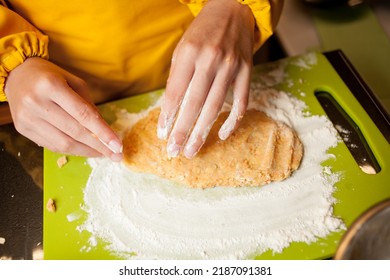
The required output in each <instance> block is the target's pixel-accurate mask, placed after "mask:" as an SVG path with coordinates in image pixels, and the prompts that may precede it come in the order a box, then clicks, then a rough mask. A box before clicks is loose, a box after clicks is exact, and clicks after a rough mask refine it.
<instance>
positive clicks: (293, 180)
mask: <svg viewBox="0 0 390 280" xmlns="http://www.w3.org/2000/svg"><path fill="white" fill-rule="evenodd" d="M308 61H309V62H311V63H315V62H313V61H311V60H310V59H309V60H308ZM307 65H308V64H307V61H306V64H305V67H306V66H307ZM281 67H282V66H281ZM282 70H283V69H282ZM284 75H285V74H284V72H283V71H281V70H280V69H276V70H275V71H272V72H270V73H268V75H267V76H264V75H263V76H261V77H259V80H257V81H255V82H254V83H253V84H252V89H251V91H252V93H251V100H250V107H251V108H256V109H259V110H263V111H265V112H266V113H267V114H268V115H269V116H271V117H272V118H274V119H276V120H279V121H282V122H285V123H286V124H288V125H289V126H291V127H293V128H294V129H295V130H296V131H297V133H298V135H299V137H300V139H301V141H302V143H303V145H304V157H303V160H302V163H301V166H300V168H299V169H298V170H297V171H296V172H294V173H293V175H292V176H291V177H290V178H288V179H286V180H285V181H283V182H274V183H271V184H269V185H266V186H264V187H261V188H256V187H252V188H250V187H247V188H226V187H224V188H222V187H216V188H212V189H205V190H201V189H192V188H188V187H185V186H181V185H178V184H176V183H173V182H171V181H168V180H165V179H161V178H158V177H156V176H153V175H145V174H137V173H134V172H131V171H129V169H127V168H126V167H125V166H124V165H123V164H121V163H113V162H111V161H110V160H108V159H89V163H90V165H91V166H92V173H91V175H90V177H89V181H88V183H87V186H86V188H85V191H84V194H85V196H84V199H85V207H86V209H85V210H86V211H87V213H88V219H87V221H86V222H85V223H84V224H83V225H82V226H81V227H80V230H87V231H89V232H90V233H91V236H92V237H91V239H90V240H92V241H93V242H90V243H91V244H90V246H91V247H93V246H96V239H97V240H103V241H105V242H106V243H108V244H109V245H107V250H109V251H111V252H112V253H113V254H114V255H117V256H120V257H123V258H139V259H243V258H251V257H253V256H255V255H256V254H260V253H262V252H265V251H267V250H272V251H274V252H275V253H277V252H281V251H282V250H283V248H285V247H287V246H289V245H290V243H291V242H306V243H310V242H314V241H316V240H317V239H318V238H320V237H325V236H327V235H328V234H329V233H330V232H332V231H337V230H339V229H341V228H343V227H344V226H343V223H342V222H341V221H340V220H339V219H337V218H335V217H333V215H332V214H333V210H332V205H333V203H334V202H335V201H334V198H333V197H332V192H333V191H334V187H333V186H334V184H335V183H336V182H337V181H338V180H339V176H338V175H337V174H334V173H332V171H331V169H330V168H329V167H322V166H321V162H323V161H325V160H326V159H328V158H329V157H332V155H330V154H328V153H327V150H328V149H329V148H330V147H333V146H335V145H337V143H338V138H337V132H336V130H335V129H334V128H333V126H332V124H331V123H330V121H329V120H328V119H327V118H326V117H322V116H309V115H308V114H306V113H304V109H305V107H306V106H305V104H304V103H303V102H302V101H299V100H298V99H296V98H295V97H292V96H290V95H289V94H287V93H285V92H278V91H276V90H274V89H272V88H270V86H271V87H272V85H275V84H277V83H278V82H280V81H281V80H282V79H283V78H284ZM265 81H266V82H265ZM146 114H147V112H143V113H140V114H130V113H127V112H124V111H121V112H120V113H119V114H118V120H117V122H116V123H115V124H114V127H115V128H116V129H117V130H118V131H122V132H123V131H124V128H128V127H129V126H131V125H132V124H134V123H135V122H136V121H137V120H138V119H140V118H141V117H143V116H144V115H146ZM95 238H96V239H95ZM84 249H85V248H84Z"/></svg>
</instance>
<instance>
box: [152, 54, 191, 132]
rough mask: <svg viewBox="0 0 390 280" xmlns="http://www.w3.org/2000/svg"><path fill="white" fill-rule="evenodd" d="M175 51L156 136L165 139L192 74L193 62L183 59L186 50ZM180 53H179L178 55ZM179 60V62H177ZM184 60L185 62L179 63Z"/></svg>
mask: <svg viewBox="0 0 390 280" xmlns="http://www.w3.org/2000/svg"><path fill="white" fill-rule="evenodd" d="M181 53H183V52H180V51H175V55H174V57H173V60H172V66H171V70H170V75H169V78H168V81H167V86H166V90H165V94H164V97H163V102H162V105H161V113H160V116H159V119H158V125H157V136H158V138H160V139H167V138H168V135H169V133H170V132H171V129H172V127H173V124H174V121H175V117H176V114H177V112H178V111H179V107H180V104H181V102H182V100H183V96H184V95H185V94H186V91H187V88H188V87H189V84H190V82H191V79H192V76H193V74H194V69H195V68H194V66H193V65H194V64H193V63H191V59H188V58H187V59H185V55H186V52H184V53H183V54H181ZM180 54H181V55H180ZM177 61H179V63H177ZM180 61H186V62H187V63H180Z"/></svg>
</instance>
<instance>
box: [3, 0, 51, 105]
mask: <svg viewBox="0 0 390 280" xmlns="http://www.w3.org/2000/svg"><path fill="white" fill-rule="evenodd" d="M48 41H49V40H48V37H47V36H45V35H43V34H42V33H41V32H40V31H39V30H38V29H36V28H35V27H34V26H32V25H31V24H29V23H28V22H27V21H26V20H25V19H23V18H22V17H21V16H19V15H18V14H16V13H15V12H13V11H11V10H9V9H8V8H6V7H4V6H2V5H0V101H7V97H6V96H5V93H4V85H5V80H6V78H7V76H8V73H9V72H10V71H12V70H13V69H15V68H16V67H17V66H18V65H20V64H22V63H23V62H24V61H25V60H26V59H27V58H29V57H32V56H39V57H42V58H46V59H47V58H48Z"/></svg>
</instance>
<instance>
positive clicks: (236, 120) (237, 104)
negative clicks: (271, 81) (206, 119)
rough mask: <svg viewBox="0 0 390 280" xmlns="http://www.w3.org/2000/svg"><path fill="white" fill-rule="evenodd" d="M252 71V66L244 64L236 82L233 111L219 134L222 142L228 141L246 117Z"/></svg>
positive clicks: (234, 85) (234, 84)
mask: <svg viewBox="0 0 390 280" xmlns="http://www.w3.org/2000/svg"><path fill="white" fill-rule="evenodd" d="M251 69H252V67H251V65H248V64H246V63H242V65H241V67H240V70H239V71H238V73H237V76H236V78H235V80H234V83H233V106H232V110H231V111H230V114H229V116H228V118H227V119H226V121H225V122H224V124H223V125H222V126H221V128H220V130H219V132H218V136H219V138H220V139H221V140H226V139H227V138H228V137H229V136H230V135H231V134H232V133H233V132H234V131H235V130H236V129H237V127H238V126H239V124H240V121H241V119H242V118H243V117H244V114H245V111H246V109H247V107H248V96H249V87H250V79H251Z"/></svg>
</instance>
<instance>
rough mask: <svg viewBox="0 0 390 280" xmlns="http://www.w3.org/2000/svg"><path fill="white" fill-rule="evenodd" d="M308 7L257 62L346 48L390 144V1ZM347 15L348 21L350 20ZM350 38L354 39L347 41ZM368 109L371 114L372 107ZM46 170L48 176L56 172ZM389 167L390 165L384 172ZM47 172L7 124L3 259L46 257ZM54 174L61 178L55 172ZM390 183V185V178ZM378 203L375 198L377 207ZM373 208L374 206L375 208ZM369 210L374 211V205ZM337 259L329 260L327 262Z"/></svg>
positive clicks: (36, 150) (289, 14) (290, 8)
mask: <svg viewBox="0 0 390 280" xmlns="http://www.w3.org/2000/svg"><path fill="white" fill-rule="evenodd" d="M306 2H310V1H299V0H292V1H285V7H284V12H283V15H282V18H281V20H280V23H279V26H278V29H277V31H276V34H275V36H274V37H273V38H272V39H271V40H270V41H269V43H268V44H266V45H265V46H264V48H263V49H262V50H261V51H259V53H257V54H256V56H255V61H256V63H257V64H261V63H264V62H267V61H270V60H272V61H273V60H278V59H280V58H283V57H291V56H297V55H303V54H306V53H308V52H310V51H317V52H328V51H331V50H335V49H341V50H342V51H343V53H344V54H345V55H346V57H347V58H348V60H349V61H350V62H351V63H352V65H353V66H354V67H355V68H356V70H357V72H358V73H359V74H360V75H361V77H362V80H364V82H365V83H367V85H368V88H370V89H371V91H372V95H371V98H372V99H373V100H374V104H375V106H374V107H375V109H376V112H377V113H376V116H374V117H373V119H381V121H378V122H381V123H382V124H378V123H377V122H375V124H376V125H378V126H380V127H381V131H382V134H383V135H384V136H385V138H386V139H387V144H388V143H389V138H388V135H389V133H390V131H389V126H388V125H389V123H388V121H389V119H388V114H389V112H390V109H389V108H390V79H389V77H390V76H389V74H388V73H389V72H388V68H386V67H388V65H389V62H390V2H389V1H379V0H377V1H367V2H368V3H369V6H367V5H366V4H356V3H355V2H359V1H349V2H351V3H350V5H351V6H348V7H347V6H343V7H336V8H328V7H323V6H316V5H314V4H308V3H306ZM313 2H315V1H313ZM323 2H326V1H323ZM352 2H353V3H352ZM363 2H365V1H363ZM367 2H366V3H367ZM352 4H356V5H352ZM346 13H348V16H346V17H344V16H343V15H345V14H346ZM362 28H364V29H365V30H363V29H362ZM357 30H358V31H357ZM351 32H353V33H351ZM346 34H352V35H353V36H351V38H349V37H348V38H346ZM359 35H361V36H359ZM339 74H340V73H339ZM341 75H342V74H341ZM297 79H298V78H297ZM359 81H361V80H359ZM363 87H364V86H363ZM361 102H363V101H361ZM363 107H364V106H363ZM366 110H370V109H367V108H366ZM6 111H7V109H6V108H5V107H4V105H2V107H1V108H0V112H1V114H2V115H1V117H0V121H1V122H3V123H7V122H8V120H9V118H7V117H6ZM369 113H370V112H369ZM386 117H387V119H386ZM374 133H376V132H374ZM387 147H388V145H387ZM385 148H386V145H385ZM386 152H388V151H386ZM48 154H49V156H51V161H52V163H53V162H54V159H55V157H54V156H53V155H51V154H50V152H49V153H48ZM46 155H47V154H46ZM45 167H46V169H45V170H46V171H50V170H53V169H50V168H49V167H47V166H45ZM386 168H388V166H385V168H384V169H386ZM43 170H44V157H43V149H42V148H41V147H38V146H37V145H36V144H34V143H32V142H31V141H29V140H28V139H26V138H24V137H23V136H21V135H19V134H18V133H17V132H16V130H15V128H14V127H13V125H12V124H9V123H8V124H2V125H1V126H0V259H43V258H44V250H43V248H44V242H43V231H44V227H43V220H44V219H43V217H44V213H43V212H44V211H46V210H45V209H46V200H45V201H44V198H43V195H44V191H43V185H44V184H43V178H44V174H43ZM53 172H54V173H55V170H54V171H53ZM54 173H53V174H54ZM46 177H48V178H49V179H50V180H52V182H55V178H53V177H50V175H49V176H48V175H46ZM382 177H383V175H382ZM388 179H389V180H388V181H390V177H389V178H388ZM387 187H389V188H390V186H387ZM380 193H381V195H382V196H383V197H382V199H383V200H384V199H387V198H390V190H389V191H386V189H384V190H381V191H380ZM386 193H387V194H388V195H387V196H386ZM383 194H384V195H383ZM378 200H379V199H377V198H375V199H372V201H376V202H377V201H378ZM355 203H358V202H355ZM371 206H374V203H373V205H371ZM366 208H367V210H368V209H369V208H370V207H369V205H367V207H366ZM381 209H382V208H380V209H379V210H381ZM50 232H51V233H52V232H53V231H52V230H51V231H50ZM50 238H51V239H50V240H51V244H50V246H51V247H50V253H51V255H52V256H56V255H55V253H53V252H54V251H55V249H53V244H55V237H53V236H51V237H50ZM312 255H316V254H315V253H313V254H312ZM319 255H321V254H319ZM267 256H268V255H267ZM317 256H318V254H317ZM382 256H386V255H382ZM388 256H389V255H387V257H388ZM332 257H333V256H329V255H327V256H326V258H332ZM360 257H362V255H360ZM289 258H293V256H290V257H289ZM371 258H374V257H373V256H371ZM384 258H385V257H384Z"/></svg>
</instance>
